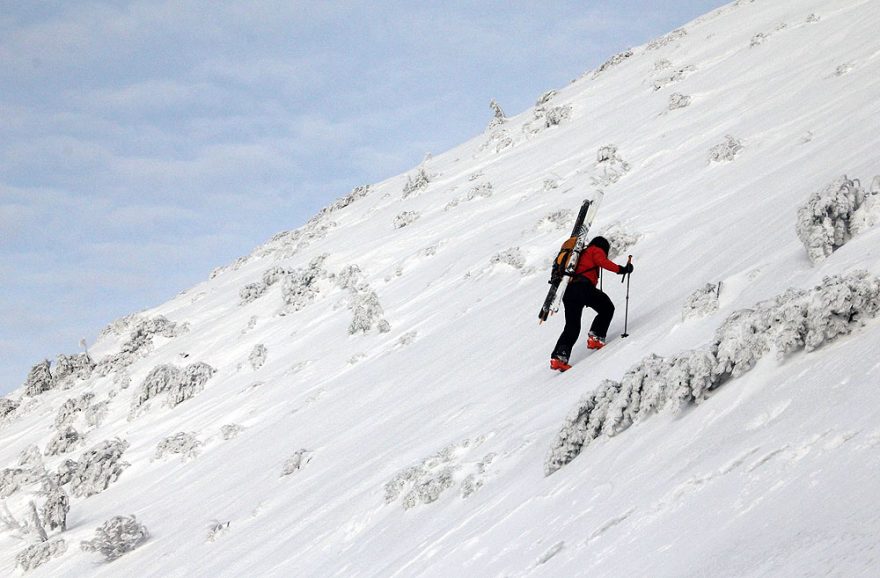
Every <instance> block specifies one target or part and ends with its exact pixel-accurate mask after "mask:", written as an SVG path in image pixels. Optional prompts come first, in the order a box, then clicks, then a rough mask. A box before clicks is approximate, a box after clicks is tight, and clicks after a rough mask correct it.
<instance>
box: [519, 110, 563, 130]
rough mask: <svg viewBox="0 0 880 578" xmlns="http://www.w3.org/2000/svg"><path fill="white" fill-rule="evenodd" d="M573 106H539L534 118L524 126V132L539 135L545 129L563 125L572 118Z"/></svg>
mask: <svg viewBox="0 0 880 578" xmlns="http://www.w3.org/2000/svg"><path fill="white" fill-rule="evenodd" d="M571 111H572V108H571V105H568V104H566V105H562V106H551V107H545V106H539V107H536V108H535V110H534V117H533V118H532V120H531V121H530V122H527V123H526V124H525V125H524V126H523V132H525V133H527V134H537V133H539V132H541V131H542V130H544V129H548V128H550V127H552V126H557V125H559V124H562V123H563V122H564V121H566V120H568V119H569V118H571Z"/></svg>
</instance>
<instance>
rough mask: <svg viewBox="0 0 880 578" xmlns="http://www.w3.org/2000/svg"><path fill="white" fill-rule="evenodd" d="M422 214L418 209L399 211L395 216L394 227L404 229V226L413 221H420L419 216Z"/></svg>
mask: <svg viewBox="0 0 880 578" xmlns="http://www.w3.org/2000/svg"><path fill="white" fill-rule="evenodd" d="M421 216H422V215H421V213H419V212H418V211H403V212H402V213H398V214H397V215H396V216H395V217H394V228H395V229H402V228H404V227H407V226H409V225H412V224H413V223H415V222H416V221H418V220H419V217H421Z"/></svg>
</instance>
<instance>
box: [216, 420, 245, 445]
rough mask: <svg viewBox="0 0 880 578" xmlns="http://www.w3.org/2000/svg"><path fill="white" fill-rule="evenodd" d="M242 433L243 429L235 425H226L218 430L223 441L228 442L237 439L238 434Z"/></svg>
mask: <svg viewBox="0 0 880 578" xmlns="http://www.w3.org/2000/svg"><path fill="white" fill-rule="evenodd" d="M243 431H244V428H243V427H242V426H240V425H238V424H237V423H228V424H226V425H224V426H222V427H221V428H220V434H221V435H222V436H223V440H224V441H229V440H231V439H235V438H236V437H238V434H240V433H241V432H243Z"/></svg>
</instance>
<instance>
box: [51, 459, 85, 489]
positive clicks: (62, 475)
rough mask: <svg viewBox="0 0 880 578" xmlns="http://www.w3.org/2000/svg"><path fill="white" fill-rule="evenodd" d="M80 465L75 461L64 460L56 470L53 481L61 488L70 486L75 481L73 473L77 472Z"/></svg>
mask: <svg viewBox="0 0 880 578" xmlns="http://www.w3.org/2000/svg"><path fill="white" fill-rule="evenodd" d="M78 465H79V464H77V463H76V462H75V461H74V460H64V461H63V462H61V463H60V464H59V465H58V468H57V469H56V470H55V474H54V475H53V476H52V481H54V482H55V483H56V484H57V485H59V486H64V485H66V484H69V483H70V481H71V480H72V479H73V473H74V472H75V471H76V468H77V466H78Z"/></svg>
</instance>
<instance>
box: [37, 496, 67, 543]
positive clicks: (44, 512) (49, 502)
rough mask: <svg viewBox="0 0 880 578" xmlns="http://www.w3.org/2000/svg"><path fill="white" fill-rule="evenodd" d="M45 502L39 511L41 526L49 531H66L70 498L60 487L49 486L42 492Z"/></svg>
mask: <svg viewBox="0 0 880 578" xmlns="http://www.w3.org/2000/svg"><path fill="white" fill-rule="evenodd" d="M43 494H44V495H45V497H46V501H45V502H44V503H43V507H42V508H41V509H40V517H41V518H42V520H43V524H45V525H46V527H48V528H49V530H56V529H58V530H61V531H62V532H64V531H65V530H67V514H68V512H70V498H69V497H68V496H67V492H65V491H64V489H62V488H61V487H60V486H57V485H54V484H49V485H48V487H47V488H46V489H45V490H44V491H43Z"/></svg>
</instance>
